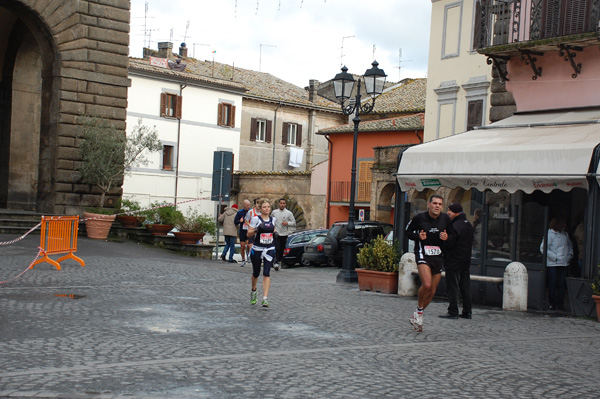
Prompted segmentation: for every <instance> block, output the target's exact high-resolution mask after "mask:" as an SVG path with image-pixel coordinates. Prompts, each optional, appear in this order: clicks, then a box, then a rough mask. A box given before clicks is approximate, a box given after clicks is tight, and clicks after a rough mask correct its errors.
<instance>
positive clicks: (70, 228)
mask: <svg viewBox="0 0 600 399" xmlns="http://www.w3.org/2000/svg"><path fill="white" fill-rule="evenodd" d="M41 228H42V234H41V238H40V249H41V250H42V252H43V253H44V256H43V257H41V258H40V259H38V260H36V261H35V262H34V263H33V265H31V267H32V268H33V266H35V265H37V264H38V263H42V262H48V263H50V264H51V265H54V267H56V270H60V265H59V262H62V261H63V260H65V259H73V260H75V261H77V262H79V263H80V264H81V266H85V262H84V261H83V260H82V259H80V258H78V257H77V256H75V255H73V253H74V252H77V231H78V230H79V216H42V227H41ZM65 252H67V254H66V255H65V256H63V257H61V258H58V259H57V260H52V259H50V258H49V257H48V255H53V254H64V253H65Z"/></svg>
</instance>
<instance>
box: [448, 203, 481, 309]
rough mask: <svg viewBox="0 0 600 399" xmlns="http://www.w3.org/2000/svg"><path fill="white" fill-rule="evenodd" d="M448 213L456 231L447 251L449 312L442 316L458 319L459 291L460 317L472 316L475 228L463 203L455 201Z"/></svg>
mask: <svg viewBox="0 0 600 399" xmlns="http://www.w3.org/2000/svg"><path fill="white" fill-rule="evenodd" d="M448 215H449V216H450V218H451V219H452V228H453V229H454V232H455V233H456V235H455V239H454V240H453V245H452V246H450V247H449V248H448V249H447V251H446V261H445V262H444V267H445V269H446V293H447V294H448V301H449V305H448V313H447V314H446V315H444V316H440V317H443V318H448V319H458V317H459V315H458V293H459V292H460V295H461V296H462V298H463V310H462V314H461V315H460V317H462V318H465V319H470V318H471V275H470V268H471V255H472V252H473V237H474V233H475V230H474V229H473V226H472V225H471V223H469V221H468V220H467V216H466V215H465V214H464V213H463V208H462V205H461V204H458V203H454V204H450V206H449V207H448Z"/></svg>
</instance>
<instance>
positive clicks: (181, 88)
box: [175, 83, 187, 209]
mask: <svg viewBox="0 0 600 399" xmlns="http://www.w3.org/2000/svg"><path fill="white" fill-rule="evenodd" d="M186 87H187V83H184V84H182V85H179V96H180V97H181V98H182V100H181V103H182V104H183V89H185V88H186ZM182 104H178V105H179V106H180V107H181V105H182ZM182 111H183V110H182ZM182 116H183V112H182ZM180 139H181V119H177V156H176V158H175V162H176V164H175V209H177V185H178V184H179V142H180Z"/></svg>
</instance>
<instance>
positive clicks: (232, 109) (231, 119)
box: [227, 105, 235, 127]
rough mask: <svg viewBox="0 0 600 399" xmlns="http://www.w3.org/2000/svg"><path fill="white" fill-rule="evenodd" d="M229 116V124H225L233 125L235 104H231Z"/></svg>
mask: <svg viewBox="0 0 600 399" xmlns="http://www.w3.org/2000/svg"><path fill="white" fill-rule="evenodd" d="M229 116H230V118H229V124H228V125H227V126H230V127H235V106H234V105H231V113H230V115H229Z"/></svg>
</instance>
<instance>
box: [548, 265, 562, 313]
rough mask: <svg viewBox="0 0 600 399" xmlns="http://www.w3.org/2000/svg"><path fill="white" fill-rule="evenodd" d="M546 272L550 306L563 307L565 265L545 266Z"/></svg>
mask: <svg viewBox="0 0 600 399" xmlns="http://www.w3.org/2000/svg"><path fill="white" fill-rule="evenodd" d="M546 270H547V273H548V296H549V299H550V306H552V307H554V308H555V309H556V308H562V307H563V300H564V299H565V284H566V281H567V267H566V266H554V267H547V268H546Z"/></svg>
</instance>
